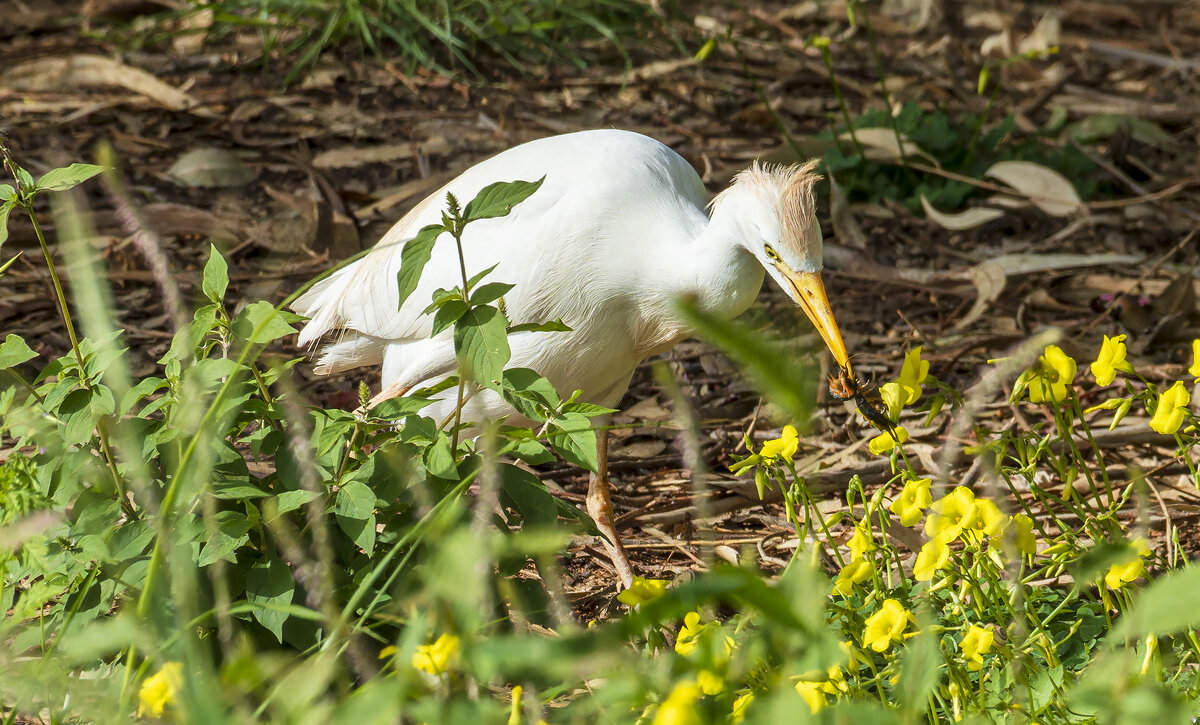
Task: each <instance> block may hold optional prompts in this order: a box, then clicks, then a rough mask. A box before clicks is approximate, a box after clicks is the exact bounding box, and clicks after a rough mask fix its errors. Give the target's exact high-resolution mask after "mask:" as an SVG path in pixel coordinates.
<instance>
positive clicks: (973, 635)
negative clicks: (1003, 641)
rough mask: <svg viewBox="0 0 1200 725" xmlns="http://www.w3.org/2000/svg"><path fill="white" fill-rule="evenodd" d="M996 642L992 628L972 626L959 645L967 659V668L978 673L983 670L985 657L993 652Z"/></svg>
mask: <svg viewBox="0 0 1200 725" xmlns="http://www.w3.org/2000/svg"><path fill="white" fill-rule="evenodd" d="M995 641H996V633H995V632H994V631H993V630H992V628H991V627H980V626H979V625H975V624H972V625H971V626H970V628H968V629H967V633H966V634H965V635H963V638H962V642H960V643H959V645H958V647H959V649H961V650H962V653H963V656H964V657H966V659H967V667H969V668H971V669H972V670H975V671H976V672H978V671H979V670H981V669H983V655H985V654H987V653H988V652H990V651H991V650H992V645H993V644H994V643H995Z"/></svg>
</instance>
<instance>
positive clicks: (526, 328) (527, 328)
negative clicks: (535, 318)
mask: <svg viewBox="0 0 1200 725" xmlns="http://www.w3.org/2000/svg"><path fill="white" fill-rule="evenodd" d="M572 329H574V328H572V327H568V326H567V325H566V324H565V323H564V322H563V321H562V320H551V321H549V322H522V323H521V324H519V325H510V326H509V328H508V332H509V334H512V333H514V332H570V331H571V330H572Z"/></svg>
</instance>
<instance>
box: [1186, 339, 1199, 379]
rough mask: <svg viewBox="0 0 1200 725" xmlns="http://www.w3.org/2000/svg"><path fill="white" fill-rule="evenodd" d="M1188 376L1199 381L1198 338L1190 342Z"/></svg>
mask: <svg viewBox="0 0 1200 725" xmlns="http://www.w3.org/2000/svg"><path fill="white" fill-rule="evenodd" d="M1188 375H1191V376H1192V377H1193V378H1196V379H1197V380H1200V338H1197V339H1195V340H1192V366H1191V367H1190V368H1188Z"/></svg>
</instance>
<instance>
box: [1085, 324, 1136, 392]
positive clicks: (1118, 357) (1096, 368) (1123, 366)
mask: <svg viewBox="0 0 1200 725" xmlns="http://www.w3.org/2000/svg"><path fill="white" fill-rule="evenodd" d="M1124 340H1125V336H1124V335H1117V336H1116V337H1109V336H1108V335H1105V336H1104V342H1103V343H1101V345H1100V354H1099V355H1098V356H1096V361H1095V362H1093V363H1092V365H1091V368H1092V375H1095V376H1096V384H1097V385H1112V382H1113V380H1115V379H1116V377H1117V373H1118V372H1122V373H1131V372H1133V366H1132V365H1130V364H1129V363H1128V362H1126V361H1125V354H1126V350H1125V342H1124Z"/></svg>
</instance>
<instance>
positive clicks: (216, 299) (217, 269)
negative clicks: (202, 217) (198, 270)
mask: <svg viewBox="0 0 1200 725" xmlns="http://www.w3.org/2000/svg"><path fill="white" fill-rule="evenodd" d="M228 287H229V264H228V263H227V262H226V261H225V258H224V257H223V256H221V253H220V252H218V251H217V247H216V245H214V244H209V245H208V262H206V263H205V264H204V278H203V281H202V282H201V285H200V288H201V290H202V291H203V292H204V296H205V297H207V298H208V299H210V300H212V301H213V303H214V304H221V301H222V300H224V299H225V290H226V289H228Z"/></svg>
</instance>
